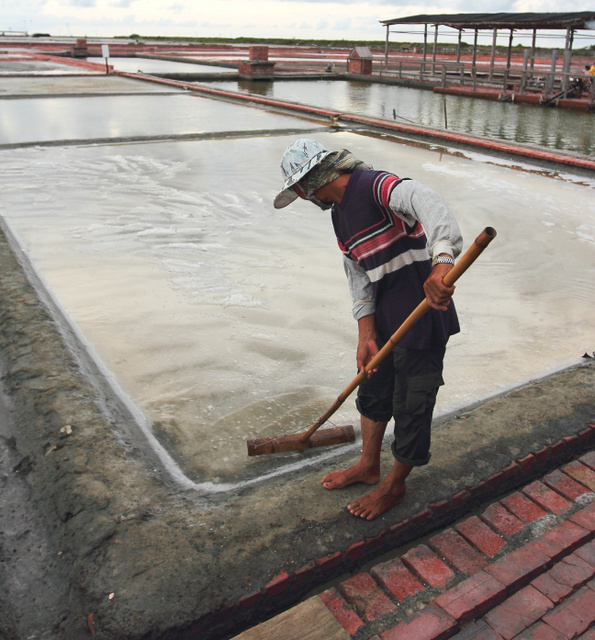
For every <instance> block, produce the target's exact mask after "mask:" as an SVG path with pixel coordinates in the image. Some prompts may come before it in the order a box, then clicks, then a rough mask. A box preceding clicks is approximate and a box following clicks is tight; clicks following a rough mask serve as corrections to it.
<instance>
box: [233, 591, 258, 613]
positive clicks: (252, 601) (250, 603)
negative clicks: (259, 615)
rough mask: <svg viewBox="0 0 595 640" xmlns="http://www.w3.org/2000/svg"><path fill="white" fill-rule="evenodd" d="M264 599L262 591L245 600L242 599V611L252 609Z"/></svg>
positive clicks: (255, 592)
mask: <svg viewBox="0 0 595 640" xmlns="http://www.w3.org/2000/svg"><path fill="white" fill-rule="evenodd" d="M261 598H262V591H260V590H259V591H254V593H251V594H249V595H247V596H244V597H243V598H240V601H239V603H238V604H239V606H240V608H242V609H252V608H253V607H254V606H255V605H256V603H257V602H258V601H259V600H260V599H261Z"/></svg>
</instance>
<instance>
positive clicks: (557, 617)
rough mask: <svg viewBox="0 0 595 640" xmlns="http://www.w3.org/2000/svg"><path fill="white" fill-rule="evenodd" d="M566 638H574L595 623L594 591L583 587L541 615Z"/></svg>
mask: <svg viewBox="0 0 595 640" xmlns="http://www.w3.org/2000/svg"><path fill="white" fill-rule="evenodd" d="M543 621H544V622H545V623H546V624H549V625H550V627H553V628H554V629H556V630H557V631H559V632H560V633H561V634H562V635H563V636H564V637H566V638H575V637H576V636H577V635H578V634H580V633H584V632H585V631H586V630H587V629H588V628H589V627H590V626H591V625H592V624H593V623H595V592H594V591H591V589H588V588H587V587H583V588H582V589H581V590H580V591H577V592H576V593H575V594H574V595H573V596H571V597H570V598H568V600H565V601H564V602H563V603H562V604H560V605H558V606H557V607H556V608H555V609H554V610H553V611H551V612H550V613H548V614H547V615H546V616H544V617H543Z"/></svg>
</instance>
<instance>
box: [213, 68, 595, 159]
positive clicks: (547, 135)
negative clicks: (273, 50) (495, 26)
mask: <svg viewBox="0 0 595 640" xmlns="http://www.w3.org/2000/svg"><path fill="white" fill-rule="evenodd" d="M209 86H216V87H219V88H225V89H230V90H233V91H241V92H243V93H258V94H259V95H266V96H268V97H271V98H276V99H280V100H289V101H291V102H301V103H304V104H309V105H313V106H317V107H325V108H328V109H334V110H337V111H343V112H347V113H355V114H359V115H366V116H372V117H380V118H385V119H393V118H394V119H395V120H396V121H397V122H399V121H402V122H413V123H416V124H420V125H424V126H429V127H435V128H445V115H444V112H445V110H446V118H447V122H448V129H451V130H453V131H457V132H460V133H468V134H472V135H480V136H486V137H489V138H497V139H500V140H507V141H511V142H519V143H526V144H538V145H541V146H545V147H550V148H554V149H561V150H567V151H574V152H577V153H581V154H584V155H595V123H594V121H593V114H591V113H587V112H580V111H570V110H566V109H558V108H548V107H536V106H531V105H524V104H510V103H506V102H495V101H490V100H478V99H474V98H468V97H465V96H450V95H442V94H437V93H433V92H432V91H428V90H422V89H413V88H410V87H399V86H395V85H384V84H378V83H367V82H359V81H347V82H343V81H332V80H318V81H314V80H313V81H309V82H303V81H291V80H287V81H285V80H284V81H277V82H249V81H243V82H240V83H238V82H231V81H230V82H215V83H209Z"/></svg>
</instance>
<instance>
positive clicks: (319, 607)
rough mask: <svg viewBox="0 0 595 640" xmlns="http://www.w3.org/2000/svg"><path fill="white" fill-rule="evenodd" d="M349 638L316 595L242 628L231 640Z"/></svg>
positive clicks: (320, 639) (324, 639)
mask: <svg viewBox="0 0 595 640" xmlns="http://www.w3.org/2000/svg"><path fill="white" fill-rule="evenodd" d="M280 638H283V640H350V639H351V636H350V635H349V634H348V633H347V632H346V631H345V629H343V627H342V626H341V625H340V624H339V623H338V622H337V620H336V619H335V617H334V616H333V614H332V613H331V612H330V611H329V610H328V609H327V608H326V606H325V605H324V603H323V602H321V601H320V600H319V599H318V598H317V597H316V596H314V597H313V598H310V599H309V600H306V601H305V602H301V603H300V604H298V605H297V606H295V607H293V609H290V610H289V611H284V612H283V613H280V614H279V615H278V616H276V617H274V618H271V619H270V620H267V621H266V622H263V623H261V624H259V625H257V626H256V627H253V628H252V629H248V630H247V631H244V632H243V633H241V634H240V635H239V636H236V637H235V638H233V639H232V640H279V639H280Z"/></svg>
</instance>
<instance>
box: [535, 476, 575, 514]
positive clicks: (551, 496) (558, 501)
mask: <svg viewBox="0 0 595 640" xmlns="http://www.w3.org/2000/svg"><path fill="white" fill-rule="evenodd" d="M523 493H524V494H525V495H526V496H527V497H529V498H531V500H533V502H536V503H537V504H538V505H539V506H540V507H542V508H543V509H547V510H548V511H551V512H552V513H557V514H561V513H565V512H566V511H568V510H569V509H570V508H571V506H572V504H571V503H570V502H568V500H566V498H563V497H562V496H561V495H560V494H559V493H556V492H555V491H552V489H550V488H549V487H548V486H547V485H545V484H543V483H541V482H532V483H531V484H529V485H527V486H526V487H525V488H524V489H523Z"/></svg>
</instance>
